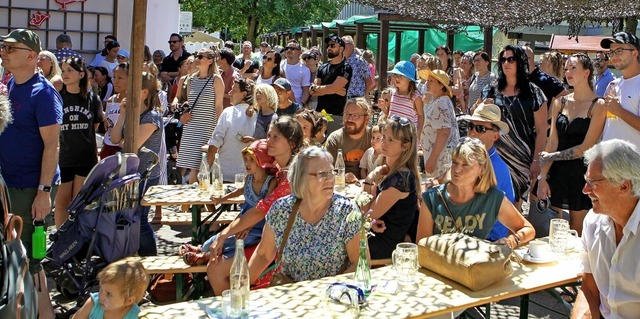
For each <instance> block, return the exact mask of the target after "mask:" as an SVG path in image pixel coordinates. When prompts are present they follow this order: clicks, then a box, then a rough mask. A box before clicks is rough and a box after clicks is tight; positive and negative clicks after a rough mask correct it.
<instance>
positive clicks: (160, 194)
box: [140, 184, 244, 206]
mask: <svg viewBox="0 0 640 319" xmlns="http://www.w3.org/2000/svg"><path fill="white" fill-rule="evenodd" d="M230 185H233V184H225V188H226V187H227V186H230ZM243 203H244V196H242V195H240V196H238V197H235V198H229V199H227V200H225V201H223V202H221V203H218V204H243ZM209 204H213V201H212V200H211V194H209V193H208V192H201V191H200V189H199V188H198V185H197V184H192V185H156V186H151V187H149V189H148V190H147V192H146V193H144V196H143V197H142V200H141V201H140V205H142V206H159V205H161V206H165V205H209Z"/></svg>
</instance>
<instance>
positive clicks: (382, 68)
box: [378, 20, 389, 89]
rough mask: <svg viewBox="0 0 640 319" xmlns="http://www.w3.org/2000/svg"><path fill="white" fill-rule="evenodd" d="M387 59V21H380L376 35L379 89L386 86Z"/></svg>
mask: <svg viewBox="0 0 640 319" xmlns="http://www.w3.org/2000/svg"><path fill="white" fill-rule="evenodd" d="M388 60H389V21H387V20H381V21H380V36H379V37H378V74H379V76H380V84H379V87H380V89H384V88H386V87H387V61H388Z"/></svg>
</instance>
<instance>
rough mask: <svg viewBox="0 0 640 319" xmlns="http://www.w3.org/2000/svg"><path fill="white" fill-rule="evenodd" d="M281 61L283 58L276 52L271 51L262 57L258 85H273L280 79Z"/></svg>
mask: <svg viewBox="0 0 640 319" xmlns="http://www.w3.org/2000/svg"><path fill="white" fill-rule="evenodd" d="M280 61H282V56H281V55H280V53H277V52H276V51H273V50H269V51H267V53H265V54H264V55H263V56H262V67H260V75H258V78H257V79H256V84H261V83H264V84H272V83H273V82H274V81H275V80H277V79H278V78H280V76H281V75H280Z"/></svg>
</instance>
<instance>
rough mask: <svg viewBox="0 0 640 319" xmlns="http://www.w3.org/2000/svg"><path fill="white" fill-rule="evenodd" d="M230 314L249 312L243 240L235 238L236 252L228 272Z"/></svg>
mask: <svg viewBox="0 0 640 319" xmlns="http://www.w3.org/2000/svg"><path fill="white" fill-rule="evenodd" d="M230 275H231V276H230V280H231V282H230V288H231V315H232V317H233V318H241V317H246V316H248V314H249V264H248V263H247V257H245V254H244V240H242V239H238V240H236V253H235V256H234V257H233V264H231V272H230Z"/></svg>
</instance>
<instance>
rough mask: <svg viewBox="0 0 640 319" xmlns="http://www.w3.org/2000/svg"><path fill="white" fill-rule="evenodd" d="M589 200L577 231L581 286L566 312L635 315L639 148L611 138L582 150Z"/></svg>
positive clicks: (639, 292)
mask: <svg viewBox="0 0 640 319" xmlns="http://www.w3.org/2000/svg"><path fill="white" fill-rule="evenodd" d="M584 158H585V162H586V163H587V165H588V166H587V173H586V175H585V177H584V179H585V181H586V183H585V185H584V187H583V189H582V192H584V193H585V194H586V195H587V196H589V198H591V202H592V203H593V208H592V209H591V211H589V213H588V214H587V216H586V217H585V219H584V224H583V225H584V226H583V231H582V248H583V250H584V251H583V252H582V267H583V276H582V289H581V291H580V292H579V293H578V297H577V298H576V302H575V304H574V307H573V311H572V313H571V318H572V319H578V318H637V317H638V314H640V289H639V288H638V278H639V277H640V263H638V251H640V236H638V232H640V203H639V202H640V201H639V200H638V199H640V166H638V163H639V162H640V154H639V153H638V148H637V147H635V146H634V145H633V144H631V143H629V142H626V141H622V140H619V139H613V140H608V141H603V142H601V143H598V144H596V145H594V146H593V147H591V148H590V149H589V150H587V151H586V152H585V154H584Z"/></svg>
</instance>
